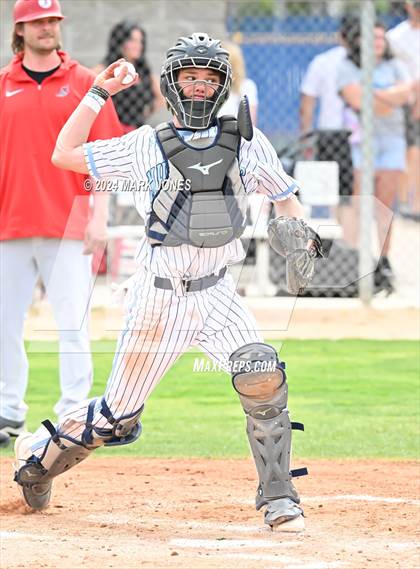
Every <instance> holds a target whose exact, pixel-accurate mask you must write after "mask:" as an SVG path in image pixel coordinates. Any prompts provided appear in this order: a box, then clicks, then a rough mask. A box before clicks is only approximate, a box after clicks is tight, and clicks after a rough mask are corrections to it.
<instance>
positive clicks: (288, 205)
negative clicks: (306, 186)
mask: <svg viewBox="0 0 420 569" xmlns="http://www.w3.org/2000/svg"><path fill="white" fill-rule="evenodd" d="M274 209H275V211H276V215H278V216H279V215H283V216H287V217H298V218H301V219H303V218H304V217H305V211H304V209H303V205H302V204H301V203H300V201H299V200H298V198H297V197H296V196H295V195H294V194H293V195H291V196H290V197H289V198H288V199H286V200H282V201H276V202H274Z"/></svg>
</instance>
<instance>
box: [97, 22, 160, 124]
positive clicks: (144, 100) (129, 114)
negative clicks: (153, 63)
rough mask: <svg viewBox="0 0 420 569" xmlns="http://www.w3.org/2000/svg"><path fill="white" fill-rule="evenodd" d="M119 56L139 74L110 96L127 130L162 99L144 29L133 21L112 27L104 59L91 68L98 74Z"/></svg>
mask: <svg viewBox="0 0 420 569" xmlns="http://www.w3.org/2000/svg"><path fill="white" fill-rule="evenodd" d="M121 57H123V58H124V59H125V60H126V61H129V62H130V63H132V64H133V65H134V67H135V68H136V71H137V73H138V74H139V76H140V83H138V84H137V85H134V86H133V87H132V88H131V89H129V90H128V91H127V93H117V94H116V95H115V96H114V97H113V98H112V100H113V102H114V105H115V108H116V110H117V113H118V117H119V119H120V121H121V123H122V125H123V129H124V131H125V132H126V133H127V132H130V131H131V130H135V129H136V128H139V127H141V126H143V125H144V124H145V123H146V122H147V119H148V117H149V116H150V115H151V114H152V113H153V112H154V111H156V110H158V109H160V108H161V107H163V106H164V100H163V97H162V95H161V93H160V88H159V81H158V78H157V77H156V76H155V75H153V74H152V72H151V70H150V67H149V64H148V62H147V59H146V33H145V31H144V29H143V28H141V27H140V26H139V25H138V24H137V23H136V22H132V21H129V20H124V21H123V22H120V23H118V24H116V25H115V26H114V27H113V28H112V30H111V32H110V34H109V39H108V52H107V54H106V56H105V59H104V61H103V63H102V64H99V65H97V66H96V67H94V69H93V71H94V72H95V73H96V74H98V73H100V72H101V71H103V70H104V69H105V68H106V67H108V65H111V63H113V62H114V61H117V60H118V59H120V58H121Z"/></svg>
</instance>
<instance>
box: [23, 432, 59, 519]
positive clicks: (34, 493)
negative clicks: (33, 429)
mask: <svg viewBox="0 0 420 569" xmlns="http://www.w3.org/2000/svg"><path fill="white" fill-rule="evenodd" d="M31 438H32V433H23V434H22V435H19V436H18V437H17V439H16V441H15V469H16V471H15V477H14V480H15V482H17V483H18V485H19V486H20V489H21V492H22V495H23V498H24V500H25V502H26V503H27V504H28V506H29V507H31V508H32V509H33V510H44V509H45V508H47V507H48V504H49V503H50V498H51V487H52V481H51V480H49V481H47V482H44V483H42V484H37V483H36V481H37V479H38V480H39V479H40V478H42V477H43V475H44V473H45V471H44V469H43V467H42V465H41V464H40V463H39V462H37V461H36V460H33V458H34V457H33V455H32V450H31V447H30V444H29V443H30V439H31Z"/></svg>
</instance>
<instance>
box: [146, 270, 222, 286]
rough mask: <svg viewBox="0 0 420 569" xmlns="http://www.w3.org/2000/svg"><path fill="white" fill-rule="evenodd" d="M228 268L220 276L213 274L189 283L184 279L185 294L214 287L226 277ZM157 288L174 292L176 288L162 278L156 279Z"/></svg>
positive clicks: (220, 272) (182, 283)
mask: <svg viewBox="0 0 420 569" xmlns="http://www.w3.org/2000/svg"><path fill="white" fill-rule="evenodd" d="M225 273H226V267H223V269H221V270H220V271H219V274H217V275H216V274H212V275H207V276H205V277H202V278H201V279H195V280H192V281H187V280H184V279H182V280H181V286H182V289H183V291H184V292H198V291H200V290H204V289H206V288H209V287H211V286H214V285H215V284H216V283H217V282H218V281H220V279H222V278H223V277H224V276H225ZM155 287H156V288H163V289H165V290H173V289H174V287H173V286H172V282H171V279H164V278H162V277H155Z"/></svg>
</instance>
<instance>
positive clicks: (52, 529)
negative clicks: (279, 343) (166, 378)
mask: <svg viewBox="0 0 420 569" xmlns="http://www.w3.org/2000/svg"><path fill="white" fill-rule="evenodd" d="M10 463H11V459H2V461H1V462H0V467H1V488H2V492H1V503H0V514H1V520H2V521H1V560H0V561H1V563H0V565H1V567H2V568H3V569H16V568H25V569H39V568H48V569H67V568H74V569H76V568H79V567H81V568H83V569H108V568H124V569H134V568H136V569H138V568H141V569H167V568H174V569H181V568H182V569H210V568H211V569H251V568H252V569H254V568H255V569H257V568H258V569H260V568H262V567H263V568H264V569H335V568H337V569H345V568H349V569H365V568H367V569H388V568H393V569H394V568H401V569H410V568H413V569H414V568H417V567H419V564H420V550H419V548H418V547H419V546H418V545H417V544H416V542H415V539H416V530H417V529H418V527H419V525H420V524H419V522H420V516H419V505H420V500H419V476H418V475H419V463H415V462H403V463H398V462H390V461H361V462H355V461H308V462H307V463H306V464H307V466H308V468H309V470H310V474H311V475H310V476H307V477H304V478H301V479H300V480H299V481H298V486H299V489H300V492H301V494H302V497H303V506H304V509H305V514H306V530H305V531H304V532H303V533H301V534H292V533H288V534H285V533H278V532H271V531H270V530H269V529H268V528H265V527H264V526H263V524H262V517H261V514H260V513H258V512H256V511H255V509H254V506H253V496H254V491H255V472H254V466H253V464H252V463H251V460H228V461H222V460H202V459H190V460H166V461H163V460H158V459H139V458H137V459H127V458H120V457H118V458H115V459H114V458H102V457H101V458H95V457H93V458H92V459H90V460H88V461H87V462H85V463H83V465H81V466H80V467H79V468H76V469H74V470H72V471H70V472H69V473H68V474H66V475H63V476H62V477H60V478H59V479H57V480H56V481H55V484H54V486H55V487H54V496H53V499H52V502H51V506H50V508H49V509H48V510H46V511H45V512H41V513H33V512H30V511H29V509H28V508H27V507H26V506H25V505H24V504H23V501H22V499H21V498H20V497H19V496H18V494H17V490H16V488H15V486H14V484H13V483H12V482H11V465H10ZM301 464H305V462H304V461H299V465H301Z"/></svg>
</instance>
